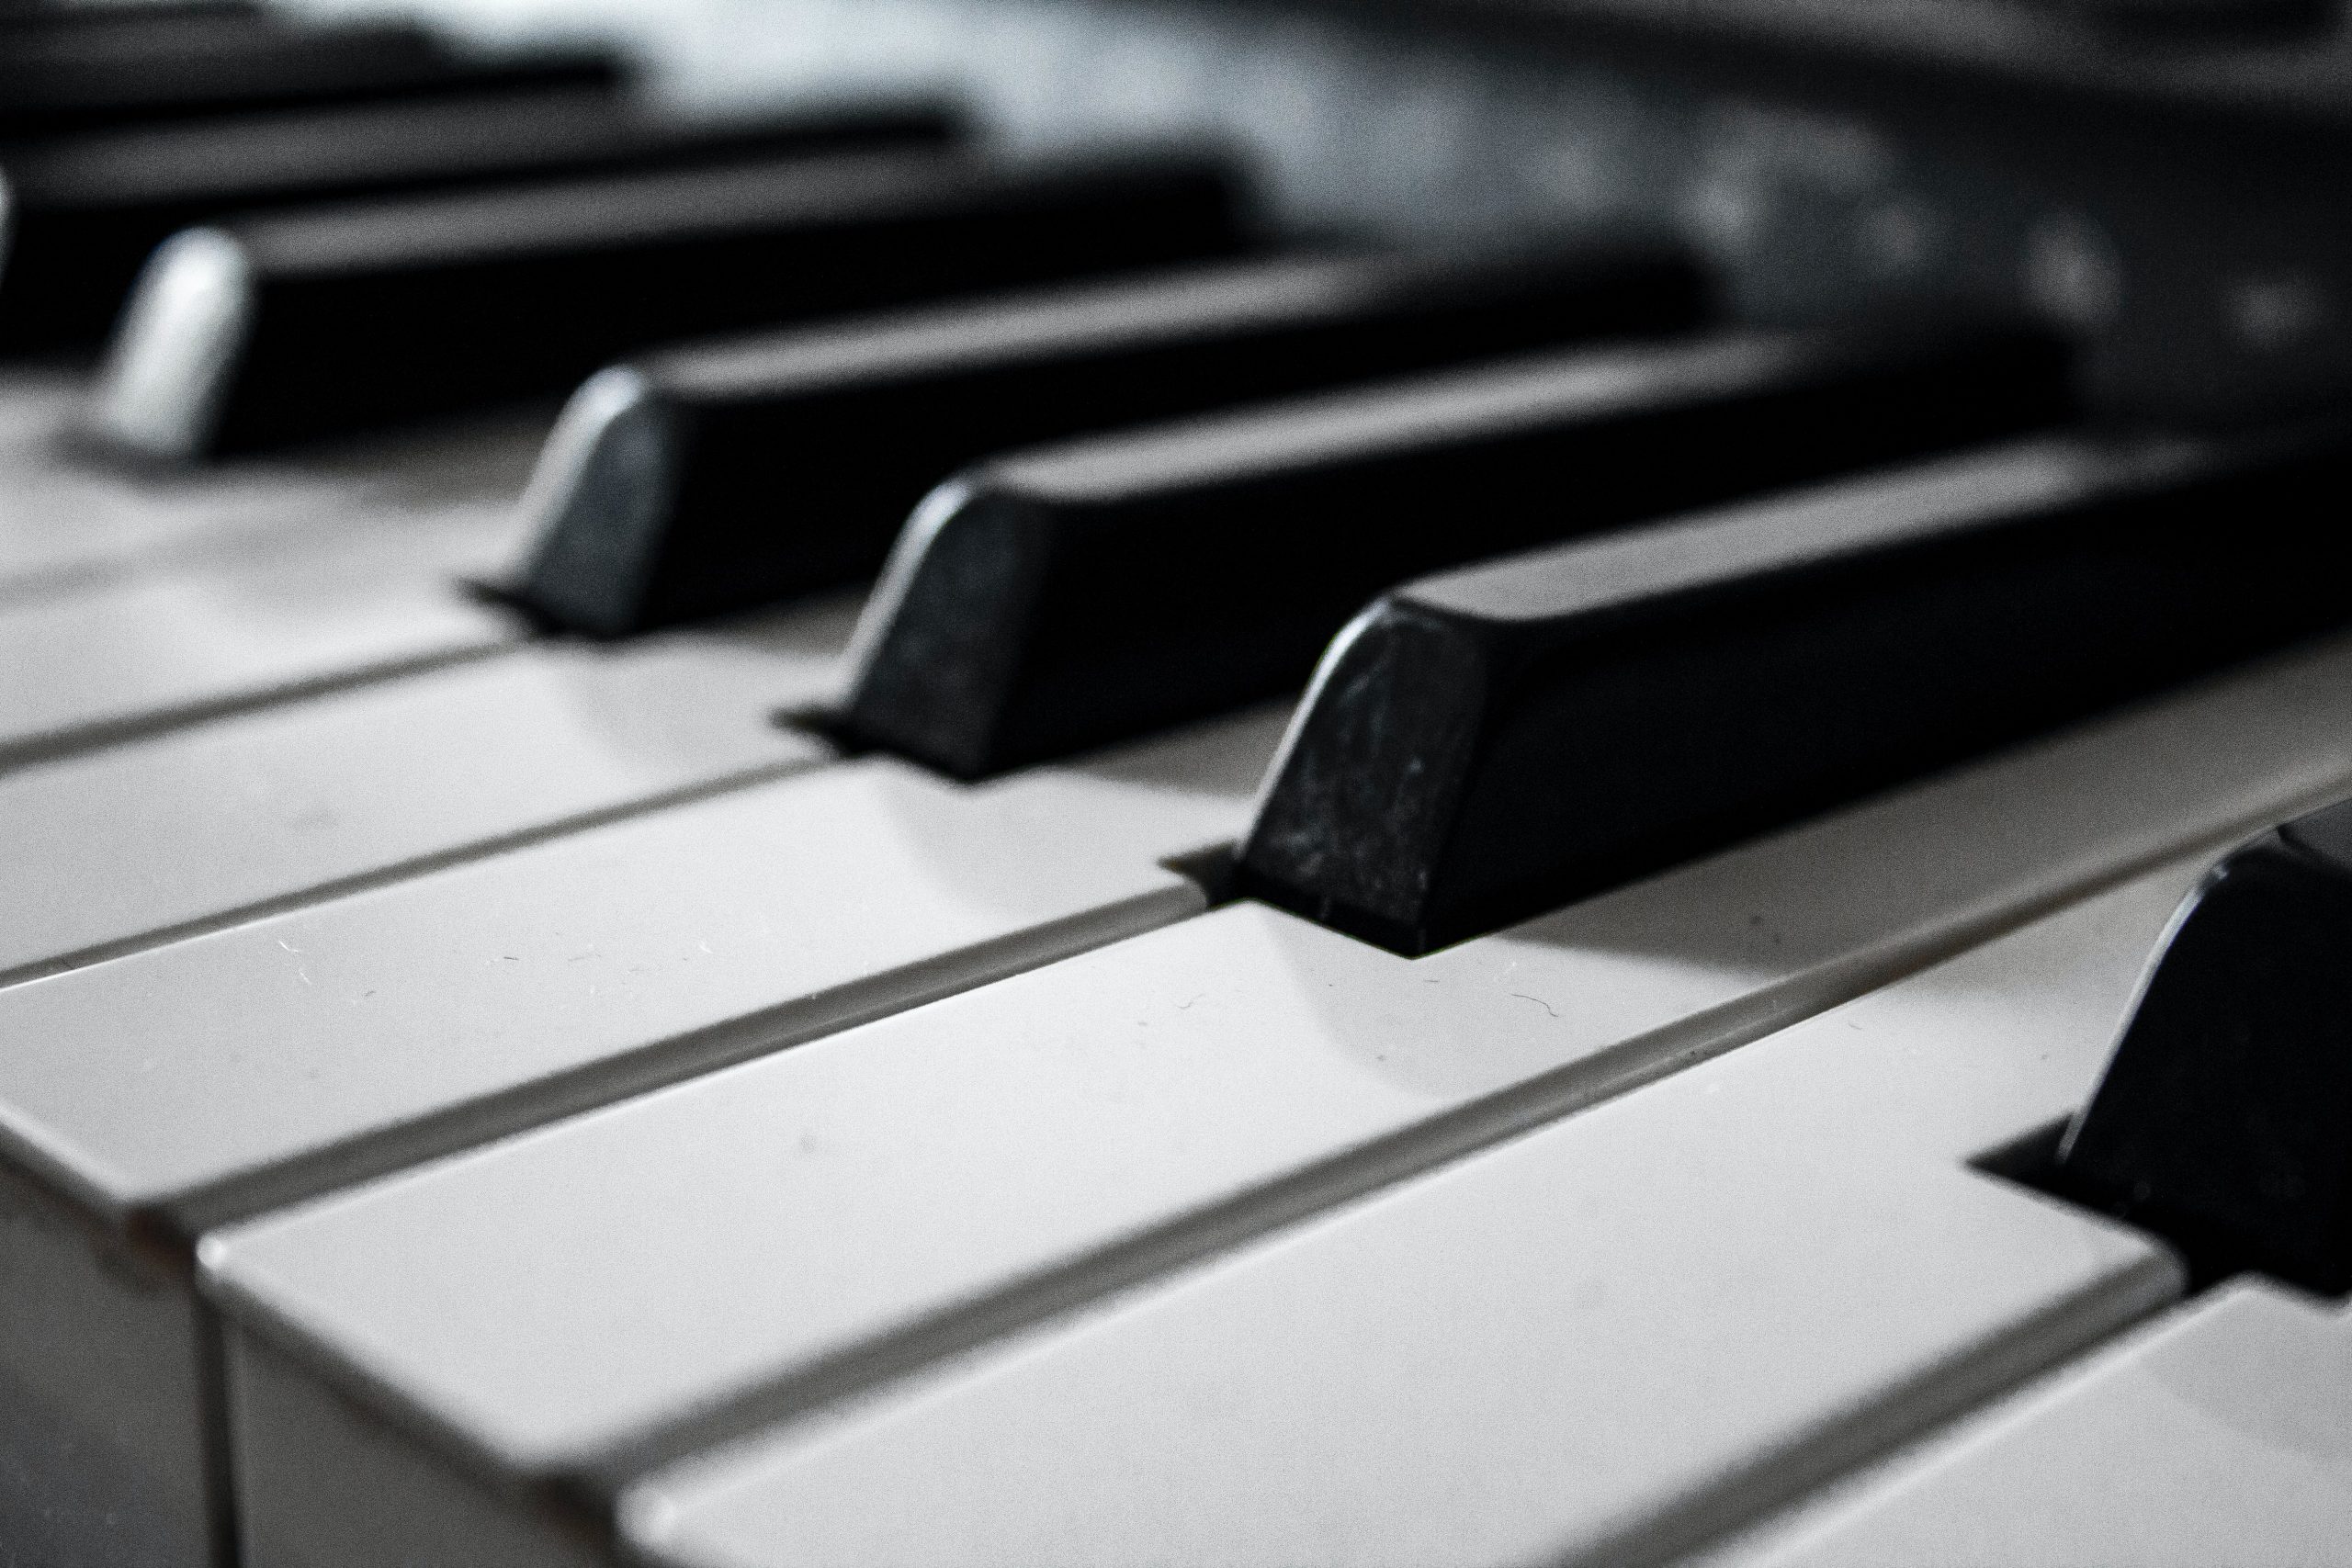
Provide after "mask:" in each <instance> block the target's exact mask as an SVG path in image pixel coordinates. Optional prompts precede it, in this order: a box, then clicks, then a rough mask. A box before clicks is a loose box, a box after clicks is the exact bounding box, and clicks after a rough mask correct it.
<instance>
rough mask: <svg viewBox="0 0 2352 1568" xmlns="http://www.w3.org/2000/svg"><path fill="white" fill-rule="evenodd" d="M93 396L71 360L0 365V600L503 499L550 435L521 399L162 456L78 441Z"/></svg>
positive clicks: (292, 546) (310, 541)
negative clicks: (236, 460)
mask: <svg viewBox="0 0 2352 1568" xmlns="http://www.w3.org/2000/svg"><path fill="white" fill-rule="evenodd" d="M88 397H89V378H88V377H87V375H86V374H85V373H84V372H82V371H80V370H77V369H74V368H71V367H58V366H42V367H33V366H28V365H15V366H10V367H7V368H6V370H5V371H0V468H4V469H5V471H6V475H7V482H6V484H5V485H0V607H5V606H6V605H10V604H18V603H23V602H28V601H33V600H39V599H44V598H53V597H55V596H57V595H59V594H61V593H70V592H85V591H87V590H89V589H91V588H93V587H95V586H96V585H98V584H101V583H107V582H113V581H120V580H123V579H126V578H130V577H137V576H152V575H155V574H159V573H164V572H169V571H171V570H177V569H181V568H186V567H190V566H199V565H204V564H207V563H214V562H220V561H227V560H236V559H242V560H245V561H249V562H250V561H254V560H260V561H264V562H266V561H268V560H270V559H273V558H277V556H279V555H282V554H284V553H288V552H290V553H294V554H300V553H302V552H303V551H305V550H307V549H309V548H311V547H313V546H315V545H317V544H318V543H320V542H321V541H328V540H340V539H344V538H354V539H360V540H365V539H367V538H368V537H371V536H375V535H378V534H383V533H392V532H397V531H399V530H401V529H402V528H404V527H407V526H408V525H412V524H415V523H419V522H422V523H426V524H431V523H433V522H435V521H436V520H439V519H442V518H445V517H451V516H454V515H456V514H458V513H466V514H468V515H478V516H487V515H488V514H489V512H490V510H491V509H497V510H499V511H504V510H508V509H511V508H512V506H513V504H514V500H515V496H516V495H517V494H518V493H519V492H520V491H521V490H522V488H523V484H524V481H525V479H526V478H527V477H528V476H529V473H530V468H531V463H532V460H533V458H534V457H536V456H537V452H538V449H539V447H540V446H541V445H542V443H544V441H545V440H546V437H547V423H546V419H545V417H544V415H543V414H542V413H541V412H537V411H523V412H520V413H518V414H517V415H515V416H512V417H502V418H497V419H491V420H481V421H474V422H469V423H463V424H458V425H448V426H441V427H438V428H434V429H429V430H423V431H415V432H405V433H401V434H396V435H391V436H388V437H379V438H373V439H367V440H360V441H355V442H350V443H345V444H343V445H340V446H335V447H331V448H312V449H311V450H310V451H307V452H305V453H303V454H301V455H300V457H277V458H272V459H270V460H268V461H266V462H253V463H242V464H221V465H219V466H216V467H212V468H204V469H201V470H192V471H165V470H162V469H156V468H134V467H128V466H125V465H122V464H119V463H114V462H109V461H105V460H102V459H98V458H95V457H92V456H91V455H90V454H89V453H87V452H86V451H84V450H82V449H81V448H80V446H79V444H78V442H77V441H76V439H75V433H74V425H75V422H76V421H77V420H78V419H80V417H81V416H82V414H83V412H84V411H85V408H86V406H87V402H88ZM499 537H500V538H501V539H502V540H503V539H504V538H505V537H506V535H504V534H500V535H499ZM364 555H365V552H364V549H363V551H362V555H361V558H364ZM499 564H501V565H503V562H502V563H499ZM167 662H168V661H167Z"/></svg>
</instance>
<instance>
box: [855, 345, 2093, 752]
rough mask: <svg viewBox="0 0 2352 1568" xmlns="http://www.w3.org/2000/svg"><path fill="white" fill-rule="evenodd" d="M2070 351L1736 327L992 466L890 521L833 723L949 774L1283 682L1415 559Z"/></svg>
mask: <svg viewBox="0 0 2352 1568" xmlns="http://www.w3.org/2000/svg"><path fill="white" fill-rule="evenodd" d="M2064 396H2065V393H2064V359H2063V356H2062V355H2061V354H2060V353H2059V352H2058V351H2057V350H2056V349H2055V348H2054V347H2053V346H2052V345H2051V344H2048V343H2047V342H2044V341H2042V340H2039V339H2035V338H2030V337H2007V336H1996V337H1991V338H1986V337H1981V336H1976V335H1973V334H1962V335H1957V336H1943V335H1939V334H1931V335H1928V336H1927V337H1924V338H1912V339H1909V340H1905V339H1904V338H1903V337H1901V336H1900V335H1896V336H1893V337H1890V336H1889V335H1887V334H1884V333H1870V334H1856V333H1844V332H1839V333H1816V334H1810V335H1807V334H1795V333H1753V332H1744V333H1725V334H1723V335H1721V336H1715V337H1709V338H1704V339H1700V340H1696V341H1691V342H1687V343H1673V344H1658V345H1653V346H1645V347H1641V348H1630V349H1595V350H1583V351H1569V352H1562V353H1555V354H1551V355H1531V356H1526V357H1523V358H1518V359H1514V360H1511V361H1507V362H1504V363H1501V364H1498V365H1493V366H1487V367H1475V368H1470V369H1464V370H1459V371H1451V372H1447V373H1445V374H1443V375H1441V376H1430V377H1426V378H1412V379H1408V380H1400V381H1396V382H1388V383H1383V384H1381V385H1378V386H1375V387H1372V388H1366V389H1360V390H1351V391H1346V392H1340V393H1334V394H1328V395H1325V396H1322V397H1319V398H1314V399H1301V400H1296V401H1293V402H1289V403H1284V404H1279V405H1263V406H1259V407H1252V408H1247V409H1239V410H1234V411H1230V412H1219V413H1216V414H1212V415H1208V416H1205V417H1202V418H1198V419H1194V420H1188V421H1182V422H1178V423H1170V424H1168V425H1162V426H1152V427H1147V428H1145V429H1142V430H1137V431H1132V432H1122V433H1118V434H1111V435H1105V436H1101V437H1097V438H1094V439H1091V440H1086V441H1080V442H1075V443H1071V444H1069V445H1066V446H1055V447H1048V448H1043V449H1038V450H1035V451H1030V452H1024V453H1017V454H1012V455H1009V456H1005V457H997V458H994V459H991V460H989V462H986V463H984V464H982V465H980V466H979V467H978V468H974V469H971V470H969V471H967V473H965V474H963V475H961V476H959V477H957V478H956V479H950V480H949V481H948V482H947V483H945V484H944V485H942V486H941V487H940V489H939V490H938V491H934V492H933V495H932V496H931V497H930V498H929V499H927V500H926V501H925V502H923V504H922V508H921V510H919V511H918V512H917V513H916V514H915V516H914V517H913V518H912V519H911V520H910V522H909V524H908V525H907V528H906V531H905V532H904V533H903V534H902V535H901V536H900V537H899V544H898V546H897V547H896V548H895V549H894V551H893V553H892V557H891V560H890V564H889V566H888V570H887V571H886V572H885V574H884V577H883V580H882V581H881V583H880V585H879V586H878V587H877V589H876V592H875V595H874V598H873V600H872V601H871V603H870V604H869V605H868V608H867V620H866V622H865V625H864V626H861V627H860V629H859V633H858V643H857V649H856V652H855V656H854V663H855V668H854V674H853V676H852V684H851V687H850V693H849V696H848V698H847V700H846V702H845V704H844V706H843V711H842V728H843V729H844V730H845V731H846V732H847V733H848V734H850V735H852V736H854V737H856V738H857V739H860V740H861V741H864V742H865V743H867V744H871V745H875V746H878V747H883V748H887V749H888V750H894V751H898V752H899V753H900V754H902V755H905V756H909V757H912V758H914V759H916V760H918V761H922V762H924V763H927V764H929V765H931V766H933V767H937V768H940V769H943V770H944V771H946V772H948V773H955V774H956V775H958V776H961V777H978V776H981V775H985V774H987V773H993V772H995V771H997V770H999V769H1001V768H1005V767H1009V766H1014V765H1018V764H1019V763H1022V762H1024V761H1034V760H1036V759H1040V758H1045V757H1051V756H1054V755H1057V754H1058V753H1061V752H1063V751H1066V750H1074V749H1077V748H1080V747H1082V746H1086V745H1091V744H1103V743H1104V742H1107V741H1109V740H1112V739H1117V738H1119V737H1122V736H1125V735H1130V734H1138V733H1146V732H1148V731H1149V729H1150V728H1152V727H1153V726H1155V725H1159V724H1165V723H1170V722H1174V721H1176V720H1179V719H1182V718H1189V717H1196V716H1200V715H1202V714H1205V713H1214V712H1216V711H1217V710H1218V709H1219V708H1221V707H1226V706H1229V705H1235V704H1238V703H1241V702H1244V701H1248V700H1250V699H1253V698H1257V697H1262V696H1266V695H1270V694H1273V693H1277V692H1282V691H1284V690H1288V689H1292V688H1295V686H1296V685H1297V684H1299V683H1300V682H1303V681H1304V680H1305V679H1306V675H1307V673H1308V671H1310V670H1311V669H1312V667H1313V664H1314V660H1315V659H1316V656H1317V654H1318V653H1319V652H1320V651H1321V649H1322V647H1323V645H1324V643H1325V642H1327V641H1328V640H1329V638H1330V637H1331V635H1332V634H1333V633H1334V632H1336V631H1338V630H1339V629H1340V627H1341V626H1343V625H1345V624H1346V622H1347V619H1348V617H1349V616H1350V615H1353V614H1354V613H1355V612H1356V611H1357V610H1358V609H1359V608H1361V607H1362V605H1363V603H1364V601H1365V600H1366V599H1367V598H1369V597H1370V596H1371V595H1372V594H1374V593H1375V592H1379V591H1380V590H1381V589H1382V588H1384V587H1385V586H1387V585H1388V584H1390V583H1393V582H1395V581H1398V580H1399V579H1401V578H1404V577H1408V576H1411V575H1414V574H1416V573H1418V572H1421V571H1425V570H1432V569H1434V568H1436V567H1438V566H1441V565H1448V564H1452V563H1454V562H1458V561H1463V560H1469V559H1475V558H1478V557H1481V556H1487V555H1494V554H1499V553H1502V552H1504V551H1507V550H1510V549H1514V548H1523V547H1527V546H1529V545H1532V544H1536V543H1540V542H1544V541H1546V540H1551V539H1558V538H1562V537H1567V536H1577V535H1579V534H1585V533H1591V532H1598V531H1601V530H1604V529H1608V528H1611V527H1615V526H1620V525H1625V524H1628V523H1632V522H1636V521H1640V520H1643V519H1646V518H1650V517H1655V516H1657V515H1659V514H1661V513H1671V512H1672V511H1674V510H1676V509H1677V508H1679V507H1684V506H1691V505H1698V504H1702V503H1705V502H1710V501H1717V500H1724V499H1729V498H1732V497H1735V496H1738V495H1741V494H1743V493H1745V492H1747V491H1755V490H1759V489H1764V488H1768V487H1770V486H1773V485H1776V484H1784V483H1792V482H1796V481H1799V480H1803V479H1814V478H1818V477H1820V476H1822V475H1824V474H1826V473H1830V472H1835V471H1837V470H1839V469H1843V468H1852V467H1856V466H1859V465H1865V464H1868V463H1871V462H1873V461H1878V460H1888V459H1893V458H1895V457H1902V456H1905V455H1907V454H1911V453H1915V452H1918V451H1921V450H1927V449H1933V448H1936V447H1939V446H1951V445H1955V444H1959V443H1962V442H1966V441H1969V440H1972V439H1976V438H1982V437H1989V436H1992V435H1995V434H2000V433H2003V432H2006V431H2009V430H2014V429H2017V428H2018V427H2019V426H2021V425H2028V424H2031V423H2037V422H2039V421H2042V420H2045V419H2048V418H2050V417H2052V416H2053V415H2054V414H2055V413H2056V412H2057V411H2058V410H2059V409H2060V407H2061V406H2062V405H2063V403H2064ZM1702 455H1703V456H1702Z"/></svg>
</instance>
